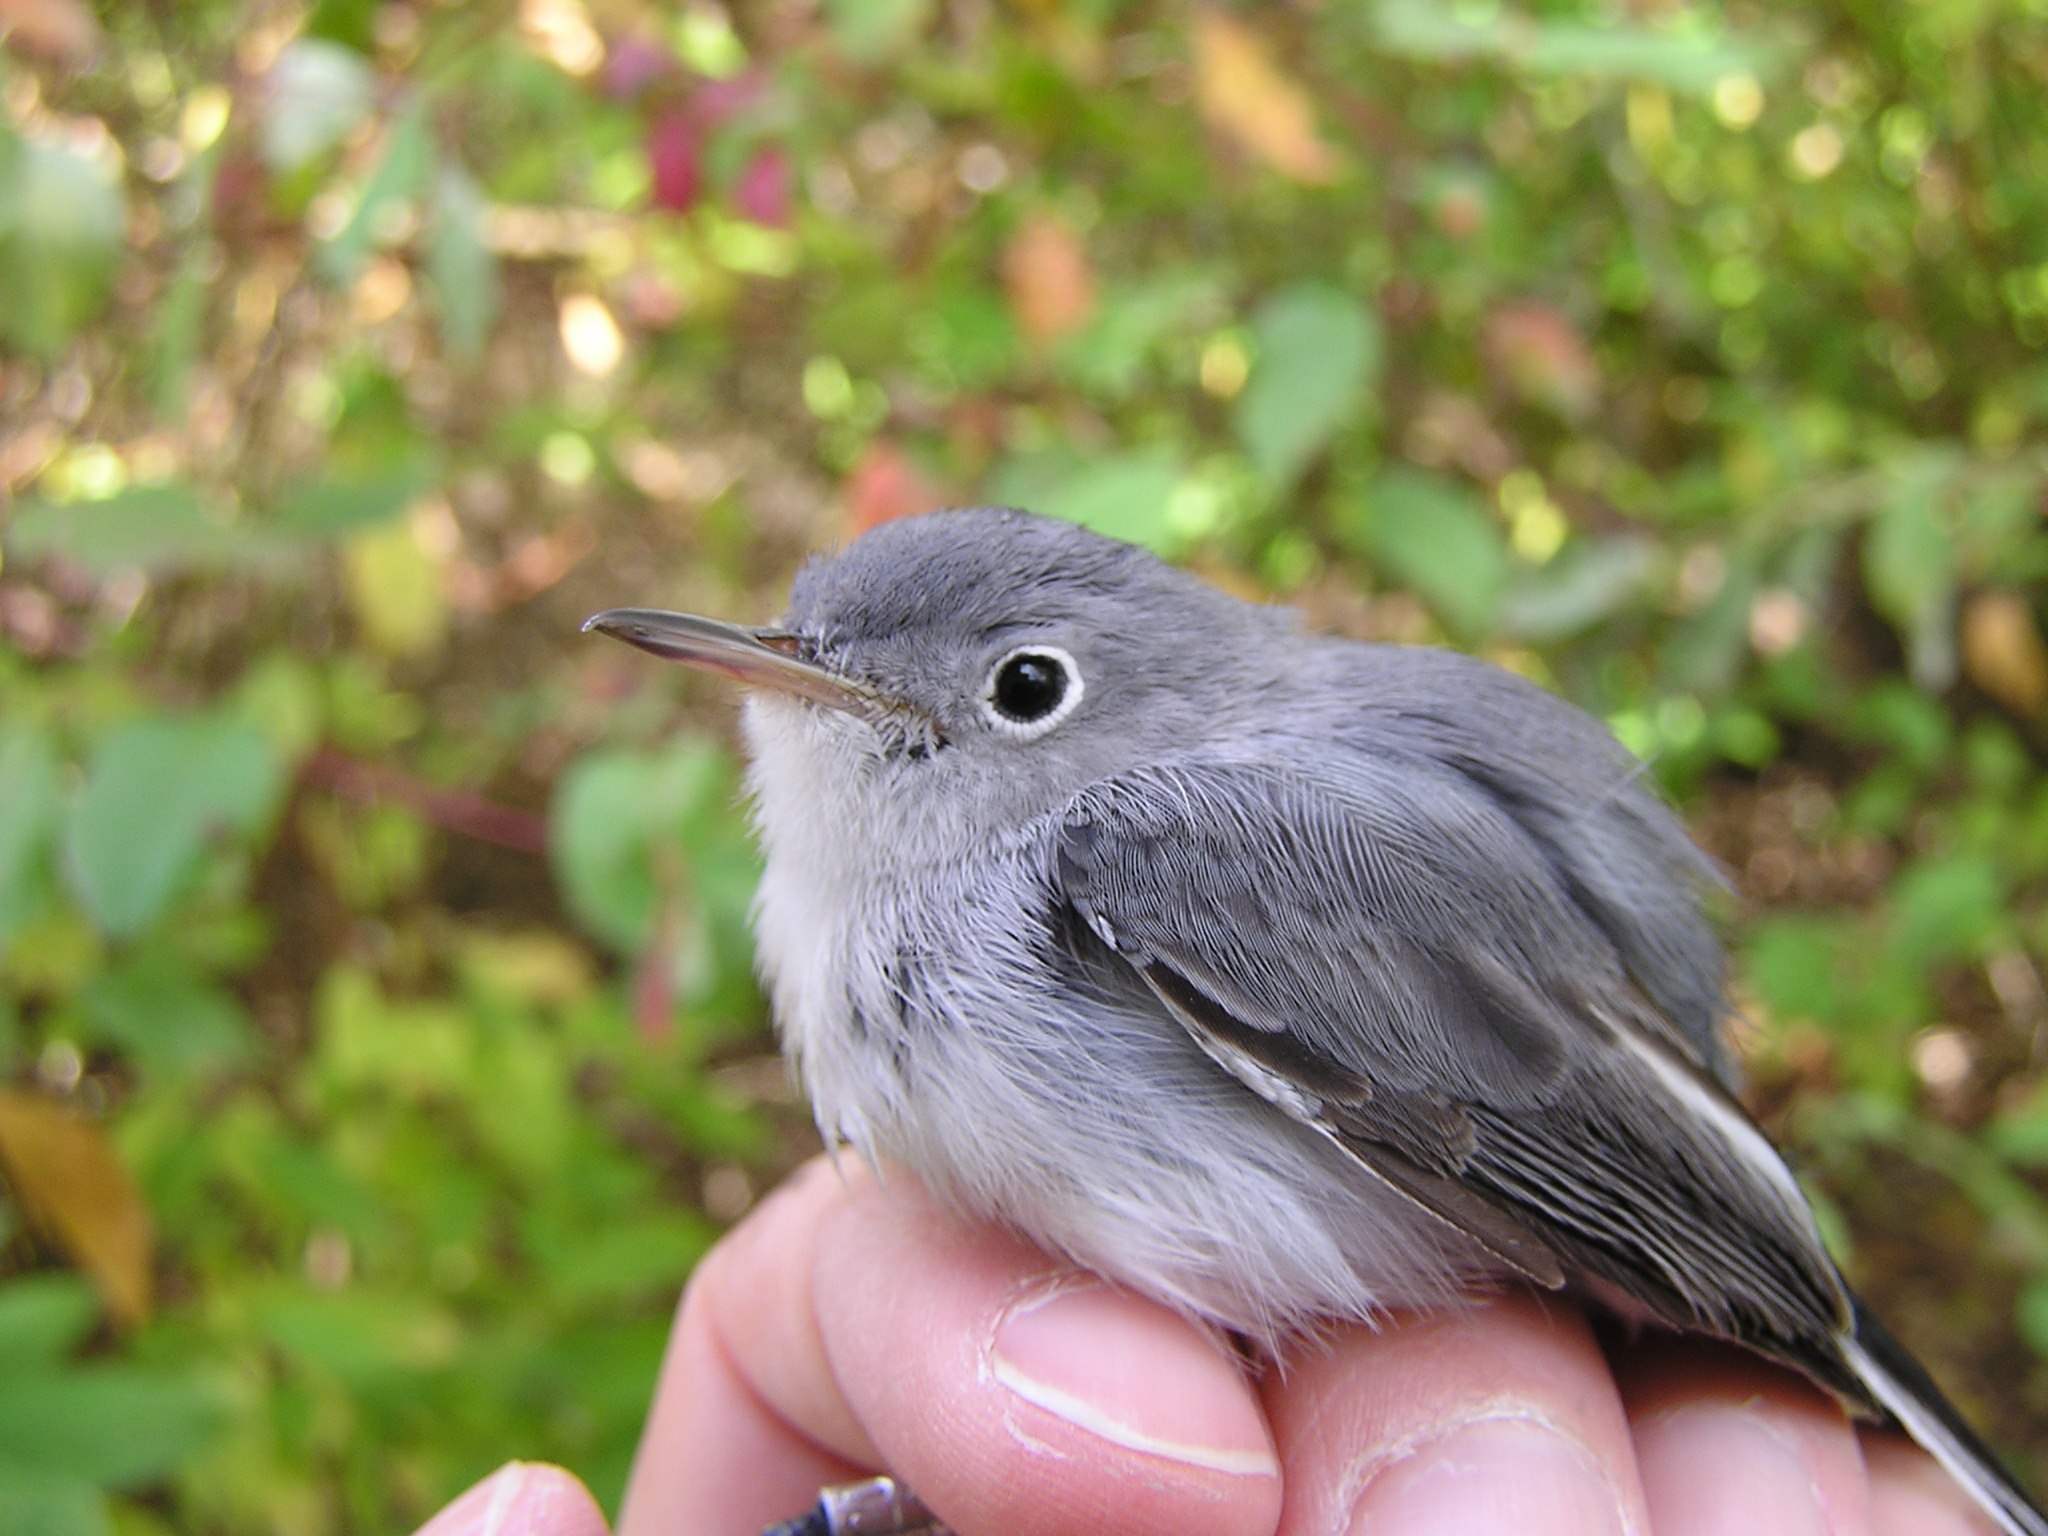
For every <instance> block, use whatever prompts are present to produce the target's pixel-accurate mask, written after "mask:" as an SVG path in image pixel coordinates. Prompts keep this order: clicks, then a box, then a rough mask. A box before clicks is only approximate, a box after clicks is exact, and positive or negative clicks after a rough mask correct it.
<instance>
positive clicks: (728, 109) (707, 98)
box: [690, 69, 768, 128]
mask: <svg viewBox="0 0 2048 1536" xmlns="http://www.w3.org/2000/svg"><path fill="white" fill-rule="evenodd" d="M767 94H768V76H767V74H766V72H765V71H762V70H758V69H750V70H747V71H745V72H744V73H741V74H737V75H734V76H732V77H731V78H730V79H728V80H707V81H705V82H704V83H703V84H702V85H700V86H698V87H697V91H696V94H695V95H693V96H692V97H691V98H690V110H691V112H693V113H694V114H695V115H696V118H697V121H698V122H700V123H702V124H703V125H704V126H705V127H706V128H717V127H720V126H721V125H723V124H725V123H729V122H731V121H732V120H733V119H734V118H736V117H738V116H739V115H740V114H741V113H742V112H744V111H746V110H747V109H748V108H749V107H751V106H753V105H754V104H755V103H757V102H759V101H760V100H761V98H762V97H763V96H765V95H767Z"/></svg>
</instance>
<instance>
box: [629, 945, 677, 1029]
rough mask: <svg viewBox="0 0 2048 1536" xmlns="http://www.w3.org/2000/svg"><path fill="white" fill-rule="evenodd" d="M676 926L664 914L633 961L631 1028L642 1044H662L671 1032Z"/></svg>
mask: <svg viewBox="0 0 2048 1536" xmlns="http://www.w3.org/2000/svg"><path fill="white" fill-rule="evenodd" d="M677 926H678V925H677V923H676V921H675V918H674V914H673V913H664V914H663V916H662V917H661V919H660V920H659V921H657V922H656V923H655V925H654V932H653V934H652V935H651V936H650V937H649V939H648V941H647V947H646V948H645V949H643V950H641V951H640V953H639V955H638V957H636V958H635V960H634V962H633V1028H634V1030H635V1031H636V1032H637V1033H638V1034H639V1036H640V1040H641V1043H642V1044H644V1045H648V1046H659V1045H665V1044H667V1043H668V1041H669V1040H670V1038H672V1037H673V1036H674V1034H675V1030H676V944H675V939H676V928H677Z"/></svg>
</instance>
